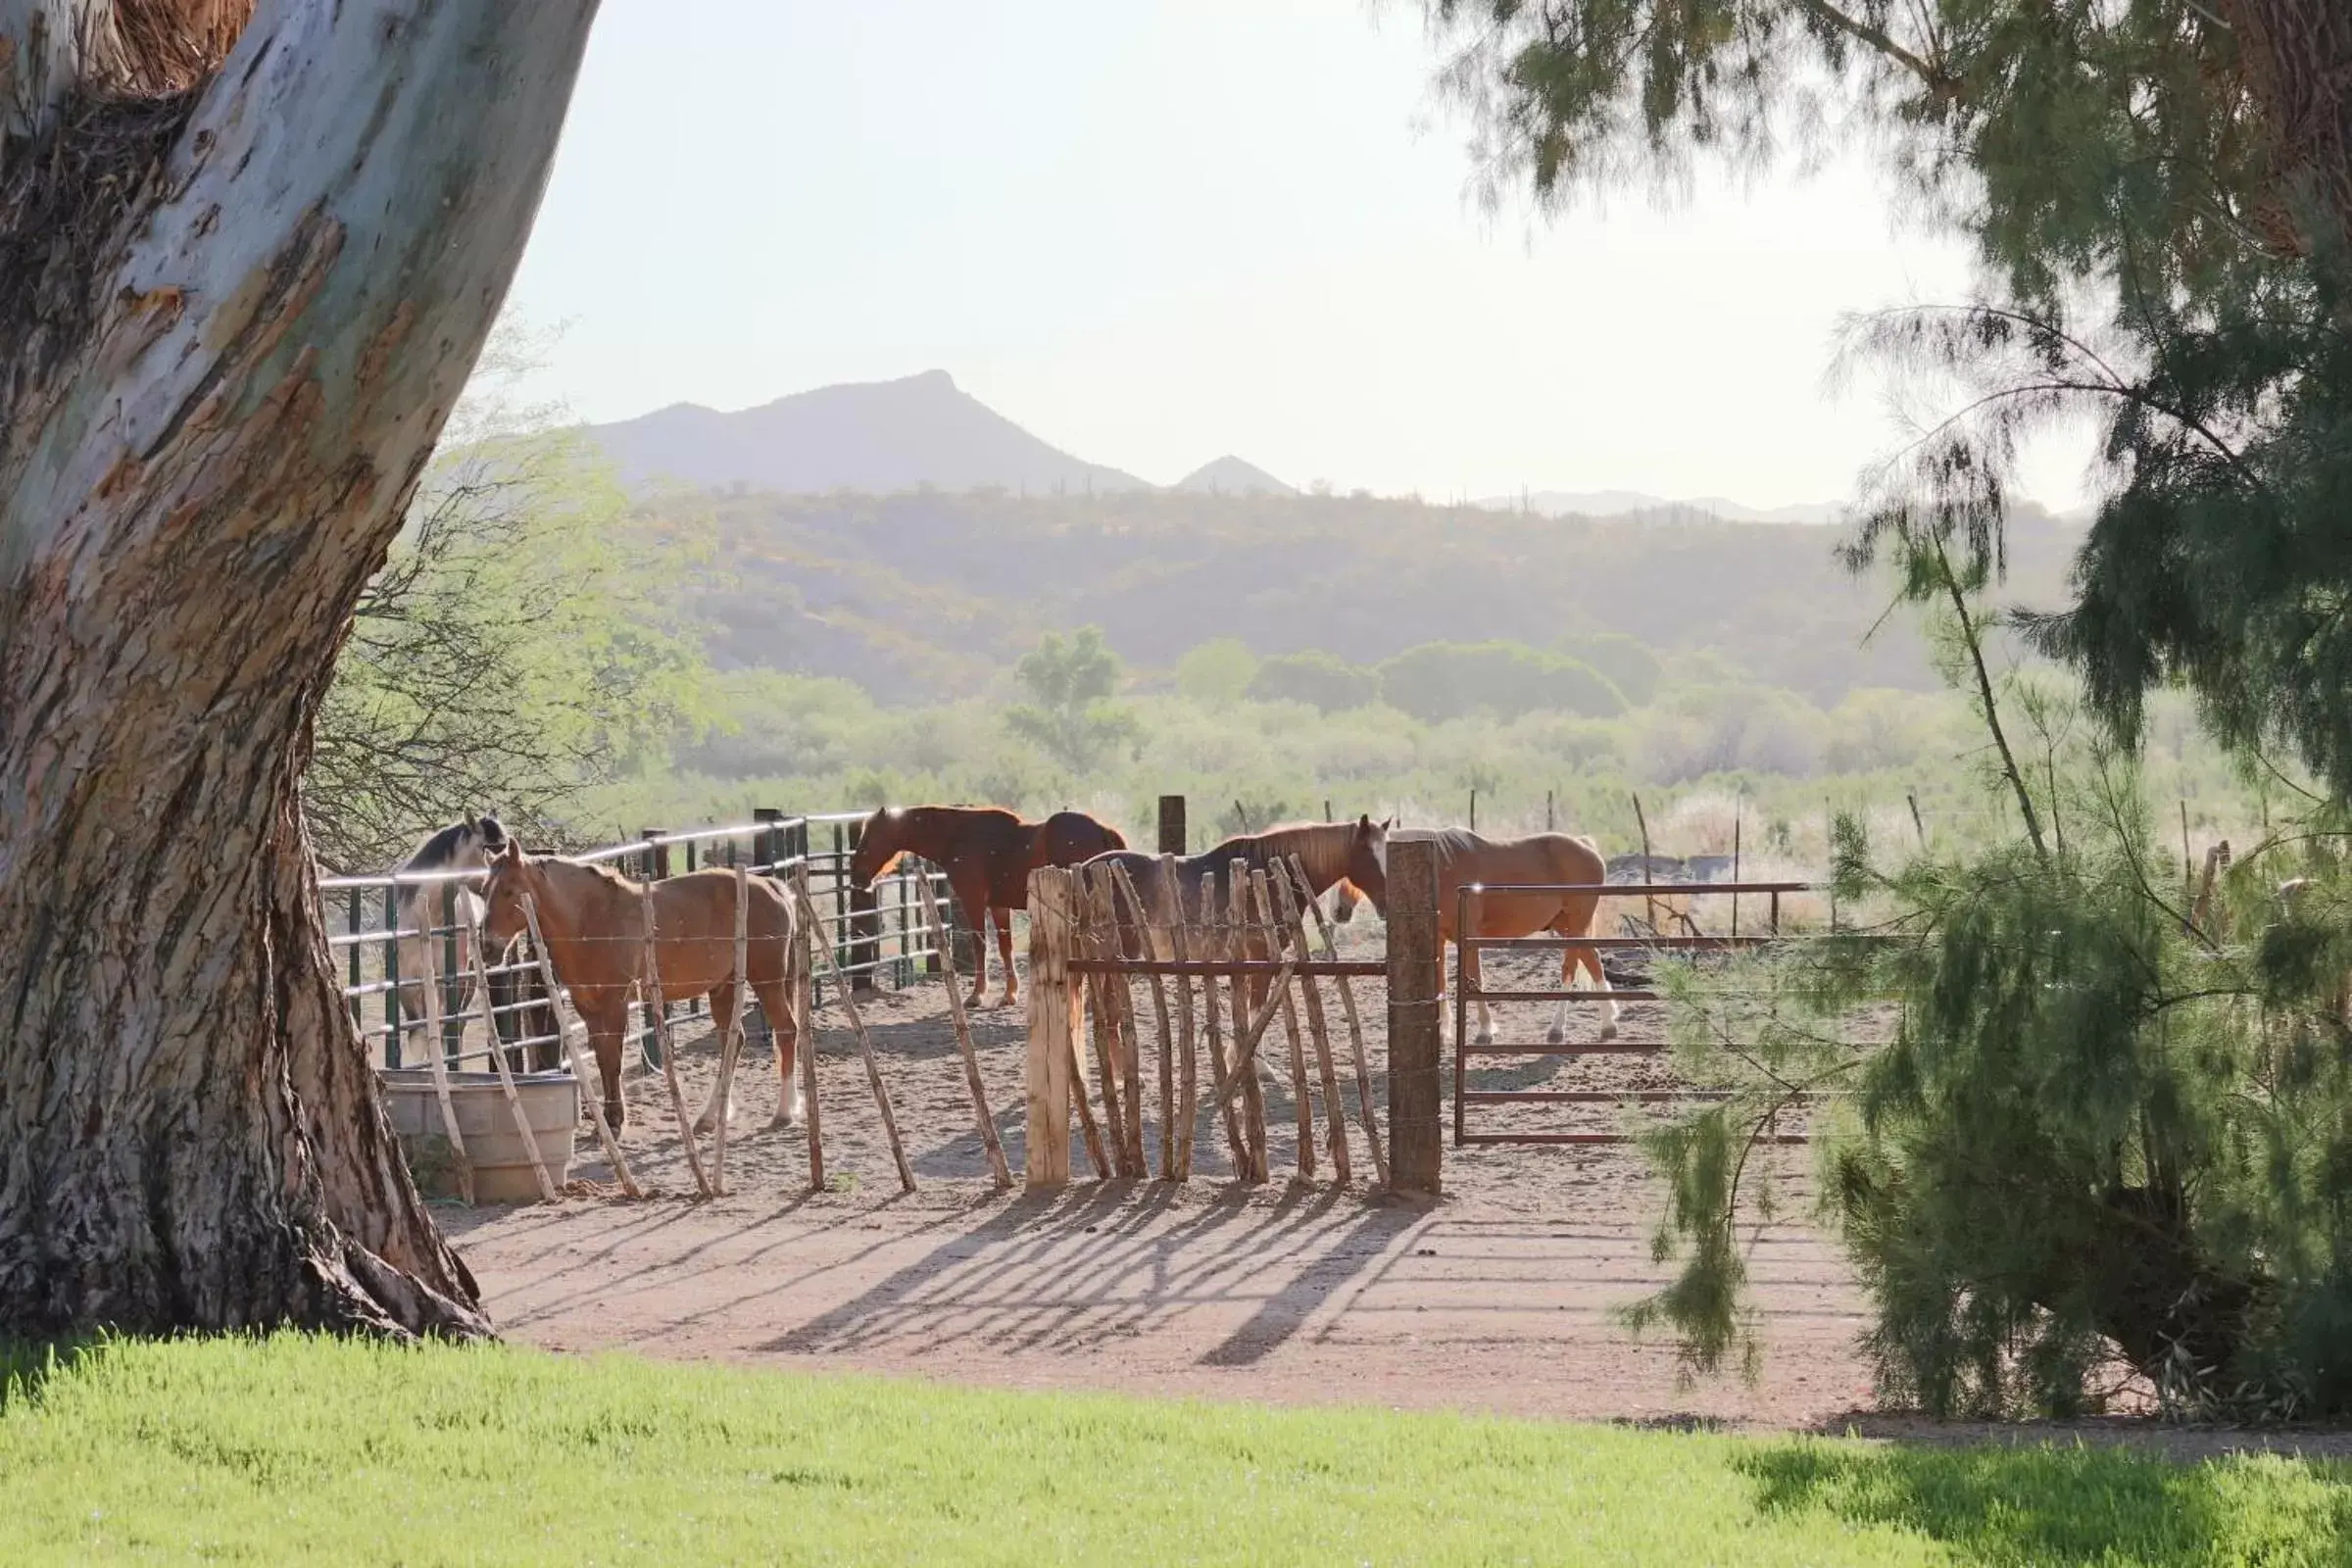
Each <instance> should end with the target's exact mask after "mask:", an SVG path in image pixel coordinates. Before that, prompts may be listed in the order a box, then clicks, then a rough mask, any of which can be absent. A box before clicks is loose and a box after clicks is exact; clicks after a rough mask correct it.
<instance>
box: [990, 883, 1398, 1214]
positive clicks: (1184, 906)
mask: <svg viewBox="0 0 2352 1568" xmlns="http://www.w3.org/2000/svg"><path fill="white" fill-rule="evenodd" d="M1153 880H1154V885H1155V887H1156V888H1157V890H1158V893H1157V899H1156V907H1147V905H1146V903H1145V901H1144V900H1143V898H1142V897H1140V895H1139V894H1138V891H1137V888H1136V886H1135V879H1134V878H1131V877H1130V876H1128V874H1127V873H1126V871H1125V869H1124V868H1123V867H1122V866H1120V865H1118V864H1117V863H1115V862H1112V863H1107V864H1096V863H1091V862H1090V863H1088V864H1084V865H1080V866H1076V867H1072V868H1068V869H1058V868H1054V867H1050V866H1049V867H1041V868H1039V869H1038V870H1035V871H1032V872H1031V873H1030V877H1029V912H1030V918H1029V941H1030V947H1029V1024H1030V1031H1029V1057H1028V1079H1027V1083H1028V1143H1027V1172H1026V1174H1027V1178H1028V1184H1029V1185H1030V1186H1031V1187H1032V1188H1053V1187H1058V1186H1060V1185H1062V1184H1064V1183H1066V1182H1067V1181H1068V1180H1069V1177H1070V1169H1071V1147H1070V1146H1071V1124H1072V1120H1073V1117H1075V1120H1076V1124H1077V1130H1078V1134H1079V1138H1080V1142H1081V1143H1082V1145H1083V1147H1084V1148H1085V1150H1086V1152H1087V1160H1088V1163H1089V1164H1090V1165H1091V1166H1092V1167H1093V1169H1094V1173H1095V1175H1096V1176H1097V1177H1099V1178H1111V1177H1117V1178H1123V1179H1131V1180H1132V1179H1141V1178H1144V1177H1146V1176H1149V1175H1153V1174H1156V1176H1157V1179H1159V1180H1162V1181H1177V1182H1181V1181H1187V1180H1189V1179H1190V1178H1191V1176H1192V1171H1193V1155H1194V1143H1195V1136H1194V1135H1195V1129H1196V1124H1197V1123H1198V1121H1199V1119H1200V1115H1201V1109H1202V1108H1203V1106H1202V1104H1201V1101H1202V1095H1201V1087H1202V1085H1201V1060H1202V1058H1203V1057H1205V1058H1206V1061H1207V1064H1208V1065H1207V1078H1208V1085H1207V1089H1208V1093H1207V1096H1206V1098H1207V1101H1208V1104H1207V1106H1206V1107H1205V1108H1206V1109H1207V1110H1208V1111H1209V1112H1210V1114H1211V1115H1212V1117H1213V1119H1214V1121H1215V1123H1216V1124H1217V1125H1218V1126H1220V1127H1221V1128H1222V1129H1223V1133H1224V1141H1225V1145H1226V1148H1227V1151H1228V1152H1229V1154H1230V1157H1231V1160H1232V1167H1233V1170H1234V1173H1235V1175H1236V1176H1237V1177H1238V1178H1239V1179H1241V1180H1243V1181H1247V1182H1262V1181H1265V1180H1266V1179H1267V1178H1268V1168H1267V1166H1268V1161H1267V1135H1266V1121H1265V1085H1266V1083H1267V1082H1268V1080H1272V1081H1273V1082H1274V1084H1275V1085H1276V1086H1277V1087H1278V1088H1280V1089H1282V1090H1285V1091H1287V1092H1288V1093H1289V1095H1290V1097H1291V1104H1292V1111H1293V1115H1294V1117H1295V1120H1296V1126H1297V1139H1296V1145H1295V1156H1296V1161H1297V1170H1298V1174H1299V1177H1300V1178H1301V1179H1309V1180H1311V1179H1313V1178H1314V1177H1315V1175H1316V1174H1317V1170H1318V1150H1320V1151H1321V1152H1322V1154H1323V1155H1324V1156H1327V1157H1328V1159H1329V1161H1330V1166H1331V1171H1332V1174H1333V1176H1334V1178H1335V1179H1336V1180H1337V1181H1339V1182H1341V1183H1343V1184H1344V1183H1348V1182H1350V1181H1352V1179H1353V1173H1354V1169H1355V1167H1354V1163H1353V1161H1352V1158H1351V1145H1350V1133H1349V1129H1348V1122H1349V1120H1350V1119H1351V1118H1350V1116H1349V1113H1348V1103H1349V1100H1350V1096H1349V1095H1348V1093H1346V1092H1345V1091H1344V1090H1343V1087H1342V1076H1343V1074H1342V1065H1341V1058H1340V1056H1339V1054H1338V1053H1337V1052H1336V1050H1335V1048H1334V1046H1333V1043H1332V1038H1331V1013H1330V1012H1329V1011H1328V1010H1327V1009H1326V1008H1325V1006H1324V993H1323V987H1324V985H1325V983H1327V982H1328V983H1331V984H1334V985H1336V986H1337V987H1338V991H1339V996H1340V998H1341V1008H1340V1016H1341V1017H1342V1018H1343V1019H1344V1021H1345V1023H1346V1026H1347V1029H1348V1044H1349V1054H1348V1058H1347V1061H1348V1065H1349V1066H1350V1067H1351V1068H1352V1071H1353V1075H1354V1079H1355V1093H1354V1096H1353V1097H1352V1098H1353V1099H1354V1101H1355V1103H1356V1105H1357V1106H1358V1111H1357V1114H1356V1116H1355V1117H1354V1118H1353V1119H1354V1120H1355V1121H1356V1123H1357V1125H1358V1127H1360V1129H1361V1133H1362V1136H1363V1138H1364V1151H1365V1152H1366V1153H1367V1154H1368V1155H1369V1158H1370V1163H1371V1168H1372V1170H1373V1171H1374V1173H1375V1179H1376V1180H1377V1181H1379V1182H1381V1183H1383V1184H1385V1183H1386V1182H1387V1181H1388V1163H1387V1152H1386V1150H1385V1148H1384V1146H1383V1144H1382V1142H1381V1138H1380V1133H1379V1129H1378V1126H1377V1124H1376V1121H1375V1117H1374V1109H1373V1094H1372V1089H1371V1082H1370V1069H1369V1063H1368V1060H1367V1057H1366V1053H1365V1049H1364V1040H1363V1030H1362V1025H1361V1014H1360V1011H1359V1009H1358V1008H1357V1005H1356V1002H1355V998H1354V995H1353V992H1352V989H1351V987H1350V982H1351V981H1354V980H1358V979H1365V978H1371V977H1375V976H1381V975H1385V974H1386V973H1387V972H1388V965H1387V964H1386V963H1385V962H1383V961H1380V960H1351V959H1343V958H1341V957H1339V956H1338V955H1337V952H1336V951H1335V949H1334V947H1333V944H1332V937H1331V931H1330V928H1329V926H1328V925H1327V924H1326V923H1324V920H1323V916H1322V911H1321V909H1320V907H1318V906H1317V904H1316V900H1315V896H1314V893H1313V888H1312V883H1311V882H1310V881H1309V880H1308V878H1307V875H1306V871H1305V868H1304V867H1303V866H1302V865H1300V864H1299V862H1298V861H1297V860H1296V859H1292V860H1287V861H1282V862H1279V863H1277V864H1276V865H1275V866H1274V867H1273V868H1272V869H1271V871H1268V870H1264V869H1252V868H1251V867H1250V866H1249V865H1248V864H1246V863H1245V862H1243V861H1240V860H1236V861H1234V862H1232V864H1231V865H1230V866H1228V867H1225V868H1224V869H1223V872H1222V874H1221V875H1217V876H1211V877H1207V878H1203V879H1202V881H1201V885H1200V887H1199V888H1198V890H1197V892H1196V893H1195V894H1194V895H1193V897H1192V899H1191V900H1190V901H1189V903H1188V900H1187V896H1186V894H1185V892H1184V891H1183V883H1182V879H1181V878H1180V877H1179V876H1178V874H1177V872H1176V858H1175V857H1174V856H1173V855H1172V854H1163V855H1162V856H1161V858H1160V863H1159V867H1158V875H1157V876H1156V878H1154V879H1153ZM1306 911H1312V914H1311V916H1310V915H1309V914H1308V913H1307V912H1306ZM1310 918H1311V920H1312V928H1311V929H1312V933H1313V935H1310V926H1309V920H1310ZM1315 936H1319V937H1320V939H1321V947H1320V956H1317V953H1318V950H1317V948H1316V945H1315V940H1314V937H1315ZM1139 979H1140V980H1144V981H1147V982H1149V984H1150V987H1151V993H1152V1038H1153V1040H1154V1042H1155V1044H1156V1048H1157V1049H1156V1050H1155V1051H1154V1052H1152V1053H1151V1054H1149V1055H1147V1053H1146V1052H1145V1050H1144V1047H1145V1035H1146V1030H1145V1026H1144V1023H1143V1021H1142V1017H1141V1015H1140V1013H1139V1009H1138V1007H1137V1005H1136V998H1135V990H1134V987H1135V982H1136V981H1137V980H1139ZM1220 984H1222V986H1223V989H1224V994H1223V996H1222V997H1220V995H1219V986H1220ZM1171 1003H1172V1005H1171ZM1228 1015H1229V1021H1230V1044H1228V1039H1227V1033H1226V1029H1225V1027H1224V1026H1223V1025H1224V1020H1226V1019H1227V1017H1228ZM1277 1025H1279V1027H1280V1039H1281V1043H1282V1050H1281V1052H1280V1054H1279V1055H1277V1054H1275V1053H1274V1052H1273V1051H1272V1049H1271V1048H1268V1047H1267V1046H1266V1044H1265V1042H1266V1040H1267V1039H1268V1037H1269V1036H1270V1035H1272V1034H1273V1033H1274V1032H1275V1029H1276V1026H1277ZM1090 1044H1091V1047H1092V1049H1091V1051H1090V1049H1089V1046H1090ZM1147 1060H1149V1061H1150V1062H1151V1063H1152V1068H1153V1070H1152V1072H1151V1073H1149V1074H1148V1073H1147V1071H1146V1066H1145V1063H1146V1062H1147ZM1148 1077H1149V1078H1150V1079H1151V1080H1152V1081H1151V1082H1150V1083H1149V1084H1148V1083H1147V1078H1148ZM1148 1089H1152V1090H1155V1091H1156V1093H1147V1090H1148ZM1318 1097H1319V1099H1320V1105H1319V1106H1318V1104H1317V1100H1318ZM1098 1103H1099V1104H1098ZM1147 1106H1154V1107H1155V1108H1156V1113H1155V1114H1154V1113H1152V1111H1150V1110H1147ZM1098 1110H1099V1114H1098ZM1318 1114H1319V1115H1320V1117H1321V1122H1320V1126H1321V1128H1322V1133H1321V1136H1320V1137H1318V1134H1317V1125H1318V1124H1317V1119H1316V1118H1317V1116H1318ZM1152 1132H1155V1133H1156V1139H1155V1140H1154V1139H1152V1138H1149V1137H1148V1136H1147V1134H1149V1133H1152ZM1153 1142H1156V1145H1157V1156H1158V1157H1157V1160H1156V1170H1155V1171H1154V1162H1153V1161H1152V1159H1151V1158H1150V1157H1149V1156H1150V1145H1151V1144H1152V1143H1153Z"/></svg>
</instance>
